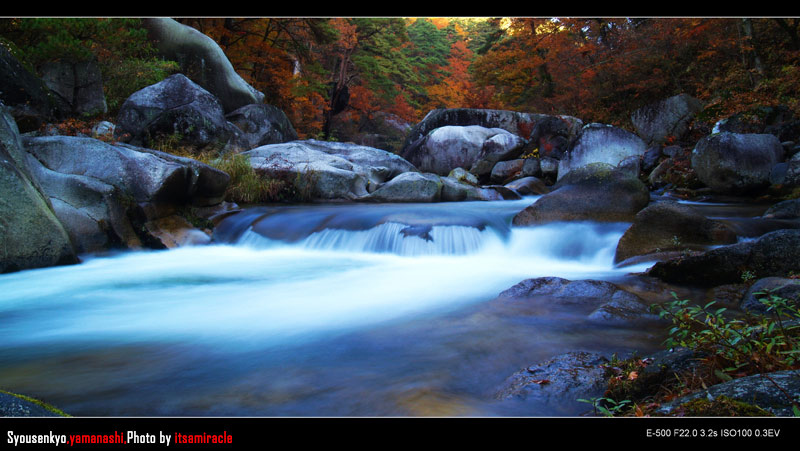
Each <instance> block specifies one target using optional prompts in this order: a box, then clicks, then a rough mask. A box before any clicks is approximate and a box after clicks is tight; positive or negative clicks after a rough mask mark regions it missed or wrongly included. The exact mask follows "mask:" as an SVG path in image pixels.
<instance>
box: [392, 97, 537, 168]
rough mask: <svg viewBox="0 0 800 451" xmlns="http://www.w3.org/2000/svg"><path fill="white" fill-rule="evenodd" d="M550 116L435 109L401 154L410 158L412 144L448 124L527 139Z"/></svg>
mask: <svg viewBox="0 0 800 451" xmlns="http://www.w3.org/2000/svg"><path fill="white" fill-rule="evenodd" d="M547 117H549V116H547V115H544V114H531V113H518V112H515V111H507V110H490V109H474V108H449V109H437V110H432V111H430V112H429V113H428V114H427V115H426V116H425V118H423V119H422V121H420V122H419V123H418V124H417V125H415V126H414V128H412V129H411V131H410V132H409V133H408V136H407V137H406V141H405V143H404V144H403V149H402V151H401V152H400V154H401V155H403V157H405V158H406V159H409V157H408V154H409V152H411V151H412V150H413V147H417V145H418V142H419V141H420V140H421V139H423V138H425V137H426V136H428V134H429V133H430V132H432V131H433V130H435V129H437V128H440V127H444V126H448V125H453V126H459V127H466V126H470V125H478V126H481V127H484V128H501V129H503V130H505V131H507V132H509V133H511V134H514V135H517V136H519V137H521V138H524V139H528V138H529V137H530V135H531V132H532V131H533V129H534V127H535V125H536V122H537V121H539V120H542V119H544V118H547Z"/></svg>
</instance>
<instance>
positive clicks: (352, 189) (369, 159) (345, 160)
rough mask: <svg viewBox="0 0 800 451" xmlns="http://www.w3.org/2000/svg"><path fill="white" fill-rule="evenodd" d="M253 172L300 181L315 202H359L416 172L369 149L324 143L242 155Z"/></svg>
mask: <svg viewBox="0 0 800 451" xmlns="http://www.w3.org/2000/svg"><path fill="white" fill-rule="evenodd" d="M243 155H245V156H247V157H248V158H249V159H250V164H251V165H252V166H253V168H254V169H255V170H256V172H258V173H261V174H264V175H266V176H270V177H278V178H286V177H289V178H291V179H294V178H297V177H299V178H301V179H302V180H304V181H306V182H307V183H311V184H312V186H311V187H310V192H311V195H312V196H313V197H314V198H315V199H328V200H335V199H338V200H358V199H360V198H362V197H365V196H367V194H369V193H370V192H372V191H375V188H377V187H378V186H380V185H381V184H383V183H385V182H387V181H389V180H391V179H393V178H394V177H396V176H397V175H399V174H402V173H405V172H418V171H417V169H416V168H415V167H414V166H413V165H412V164H410V163H409V162H408V161H405V160H404V159H403V158H401V157H399V156H397V155H394V154H392V153H389V152H386V151H384V150H380V149H375V148H372V147H366V146H359V145H356V144H351V143H333V142H325V141H315V140H307V141H292V142H288V143H282V144H269V145H266V146H261V147H258V148H255V149H253V150H250V151H247V152H244V153H243Z"/></svg>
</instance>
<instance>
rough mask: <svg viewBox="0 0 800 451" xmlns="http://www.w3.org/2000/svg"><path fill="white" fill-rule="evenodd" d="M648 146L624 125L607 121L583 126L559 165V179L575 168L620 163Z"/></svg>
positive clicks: (638, 155) (637, 154)
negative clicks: (594, 164)
mask: <svg viewBox="0 0 800 451" xmlns="http://www.w3.org/2000/svg"><path fill="white" fill-rule="evenodd" d="M646 150H647V146H646V145H645V143H644V141H642V139H641V138H639V137H638V136H636V135H634V134H633V133H631V132H629V131H626V130H623V129H621V128H617V127H612V126H610V125H604V124H589V125H586V126H584V127H583V129H582V130H581V133H580V135H578V137H577V138H576V140H575V142H574V143H573V144H572V146H570V147H569V149H568V150H567V152H566V154H565V155H564V156H563V157H562V158H561V160H560V161H559V165H558V179H561V178H562V177H564V176H565V175H566V174H567V173H569V172H570V171H572V170H575V169H578V168H582V167H584V166H586V165H589V164H593V163H607V164H610V165H611V166H617V165H619V164H620V163H622V162H623V161H624V160H625V159H627V158H629V157H642V156H643V155H644V153H645V151H646Z"/></svg>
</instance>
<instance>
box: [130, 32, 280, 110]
mask: <svg viewBox="0 0 800 451" xmlns="http://www.w3.org/2000/svg"><path fill="white" fill-rule="evenodd" d="M143 24H144V26H145V27H146V28H147V29H148V35H149V37H150V39H151V40H153V42H155V43H156V46H157V48H158V51H159V53H160V54H161V55H162V56H163V57H164V58H166V59H169V60H173V61H177V62H178V63H179V64H180V65H181V69H182V72H184V73H186V74H188V75H189V78H191V79H192V80H193V81H194V82H195V83H197V84H199V85H200V86H202V87H203V88H205V89H206V90H208V91H209V92H211V93H213V95H214V96H216V97H217V98H219V99H220V101H221V102H222V108H223V109H224V110H225V112H231V111H234V110H236V109H237V108H241V107H243V106H245V105H250V104H253V103H261V102H263V101H264V94H262V93H260V92H258V91H256V90H255V89H253V87H252V86H250V85H249V84H247V82H245V81H244V79H243V78H242V77H241V76H240V75H239V74H238V73H236V70H235V69H234V67H233V65H232V64H231V62H230V60H228V57H227V56H225V53H224V52H223V51H222V49H220V47H219V46H218V45H217V43H216V42H214V40H213V39H211V38H209V37H208V36H206V35H204V34H203V33H201V32H199V31H197V30H195V29H194V28H192V27H189V26H186V25H183V24H181V23H178V22H176V21H175V20H173V19H167V18H148V19H144V20H143Z"/></svg>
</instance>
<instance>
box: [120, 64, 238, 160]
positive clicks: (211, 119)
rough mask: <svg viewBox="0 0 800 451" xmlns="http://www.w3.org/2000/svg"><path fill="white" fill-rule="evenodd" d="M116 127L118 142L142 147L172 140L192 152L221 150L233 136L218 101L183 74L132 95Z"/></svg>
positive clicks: (125, 104)
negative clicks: (164, 140)
mask: <svg viewBox="0 0 800 451" xmlns="http://www.w3.org/2000/svg"><path fill="white" fill-rule="evenodd" d="M116 124H117V126H116V129H115V131H114V136H115V137H116V138H117V139H119V140H120V141H122V142H126V143H130V144H133V145H136V146H142V147H153V145H154V144H156V143H158V141H159V140H163V139H174V140H175V143H174V144H175V145H177V146H184V147H189V148H190V149H194V150H204V149H213V150H221V149H223V148H224V147H225V146H226V145H228V143H229V141H230V140H231V139H232V138H235V137H236V133H235V132H234V130H233V129H235V128H236V127H235V126H234V125H233V124H231V123H229V122H228V121H227V120H226V119H225V114H224V111H223V109H222V106H221V105H220V103H219V101H218V100H217V98H216V97H214V96H213V95H212V94H211V93H209V92H208V91H206V90H205V89H203V88H202V87H200V86H199V85H197V84H195V83H193V82H192V81H191V80H189V79H188V78H187V77H186V76H184V75H182V74H175V75H172V76H170V77H168V78H166V79H164V80H162V81H160V82H158V83H156V84H154V85H151V86H148V87H146V88H144V89H141V90H139V91H136V92H135V93H133V94H131V96H130V97H128V99H127V100H125V102H124V103H123V104H122V107H120V111H119V114H118V115H117V121H116Z"/></svg>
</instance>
